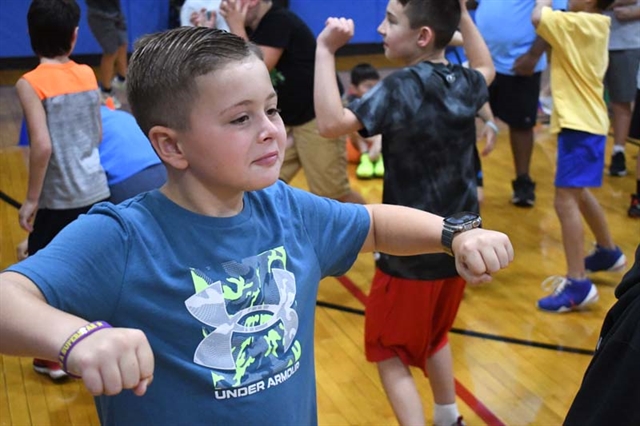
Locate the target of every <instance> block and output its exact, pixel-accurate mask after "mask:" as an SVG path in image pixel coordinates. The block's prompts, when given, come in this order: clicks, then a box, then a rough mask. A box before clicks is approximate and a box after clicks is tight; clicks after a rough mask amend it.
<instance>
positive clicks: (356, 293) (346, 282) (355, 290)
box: [336, 275, 367, 306]
mask: <svg viewBox="0 0 640 426" xmlns="http://www.w3.org/2000/svg"><path fill="white" fill-rule="evenodd" d="M336 279H337V280H338V281H340V284H342V285H343V286H344V288H346V289H347V290H349V293H351V294H352V295H353V297H355V298H356V299H358V300H359V301H360V303H362V304H363V305H365V306H366V304H367V295H366V294H364V292H363V291H362V290H360V287H358V286H357V285H355V284H354V283H353V281H351V280H350V279H349V277H347V276H346V275H342V276H341V277H336Z"/></svg>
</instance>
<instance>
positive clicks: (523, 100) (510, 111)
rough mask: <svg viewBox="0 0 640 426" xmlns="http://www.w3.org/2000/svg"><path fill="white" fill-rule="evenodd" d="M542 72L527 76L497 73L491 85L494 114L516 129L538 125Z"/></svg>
mask: <svg viewBox="0 0 640 426" xmlns="http://www.w3.org/2000/svg"><path fill="white" fill-rule="evenodd" d="M540 74H541V73H539V72H537V73H534V74H533V75H532V76H529V77H525V76H519V75H506V74H499V73H496V78H495V80H494V81H493V83H492V84H491V86H489V102H490V103H491V109H492V110H493V114H494V115H495V116H496V117H498V118H499V119H500V120H502V121H504V122H505V123H507V125H509V127H513V128H516V129H531V128H533V126H535V125H536V118H537V116H538V98H539V97H540Z"/></svg>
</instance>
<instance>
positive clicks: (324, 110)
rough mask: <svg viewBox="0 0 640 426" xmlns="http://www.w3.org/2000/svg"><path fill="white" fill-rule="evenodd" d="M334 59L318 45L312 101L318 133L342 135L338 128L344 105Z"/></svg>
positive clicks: (334, 135)
mask: <svg viewBox="0 0 640 426" xmlns="http://www.w3.org/2000/svg"><path fill="white" fill-rule="evenodd" d="M335 70H336V60H335V56H334V55H333V53H331V52H330V51H329V50H328V49H325V48H323V47H320V46H318V48H317V49H316V62H315V73H314V84H313V101H314V107H315V112H316V120H317V123H318V130H319V131H320V134H321V135H322V136H325V137H337V136H342V134H341V133H340V130H339V129H338V127H339V124H340V122H341V119H342V118H343V117H344V107H343V105H342V100H341V99H340V90H339V89H338V81H337V80H336V71H335Z"/></svg>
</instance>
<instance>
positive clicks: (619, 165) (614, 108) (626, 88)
mask: <svg viewBox="0 0 640 426" xmlns="http://www.w3.org/2000/svg"><path fill="white" fill-rule="evenodd" d="M639 66H640V49H627V50H614V51H609V67H608V69H607V73H606V75H605V85H606V87H607V91H608V94H609V98H610V99H611V102H610V105H611V112H612V115H613V117H612V118H613V120H612V122H613V138H614V145H613V150H612V152H611V163H610V165H609V175H611V176H625V175H626V174H627V166H626V157H625V152H624V150H625V143H626V140H627V137H628V136H629V127H630V125H631V111H632V110H631V105H632V102H633V100H634V97H635V94H636V87H637V73H638V67H639Z"/></svg>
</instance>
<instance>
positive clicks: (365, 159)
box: [352, 133, 374, 179]
mask: <svg viewBox="0 0 640 426" xmlns="http://www.w3.org/2000/svg"><path fill="white" fill-rule="evenodd" d="M354 139H355V141H356V144H357V145H358V151H360V161H359V163H358V167H357V168H356V177H357V178H358V179H370V178H372V177H373V172H374V170H373V162H372V161H371V154H370V152H369V142H368V141H367V140H366V139H364V138H363V137H361V136H360V135H358V134H357V133H354V134H353V135H352V140H354Z"/></svg>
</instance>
